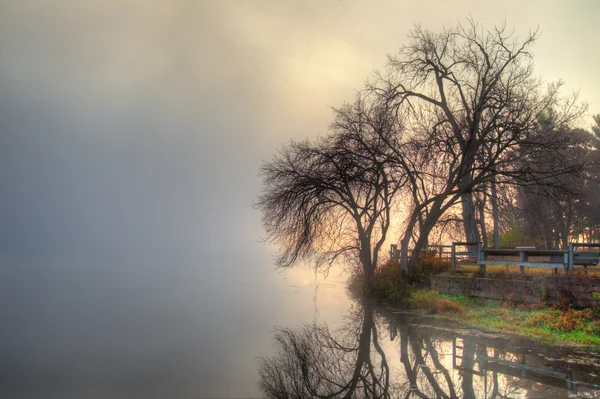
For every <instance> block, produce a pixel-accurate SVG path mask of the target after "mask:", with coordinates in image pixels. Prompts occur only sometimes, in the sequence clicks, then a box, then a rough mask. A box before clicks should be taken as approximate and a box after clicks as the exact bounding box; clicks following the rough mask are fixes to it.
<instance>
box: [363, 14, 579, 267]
mask: <svg viewBox="0 0 600 399" xmlns="http://www.w3.org/2000/svg"><path fill="white" fill-rule="evenodd" d="M536 38H537V32H530V33H529V34H528V35H527V36H526V37H525V39H523V40H519V39H518V38H516V37H514V35H513V34H512V33H510V32H508V31H507V30H506V28H505V27H504V26H502V27H499V28H495V29H492V30H485V29H483V28H482V27H480V26H479V25H478V24H477V23H475V22H473V21H471V20H469V21H468V23H467V24H466V25H464V26H463V25H459V26H458V27H456V28H454V29H445V30H443V31H442V32H440V33H432V32H430V31H428V30H426V29H423V28H421V27H419V26H417V27H416V28H415V29H414V30H413V31H412V33H411V35H410V39H411V42H410V44H408V45H406V46H403V47H402V48H401V49H400V51H399V53H398V54H397V55H396V56H391V57H390V58H389V63H388V66H387V69H386V70H385V71H384V72H382V73H379V74H377V76H376V79H375V80H374V81H373V82H371V83H370V85H369V87H368V91H369V92H371V93H374V94H372V97H377V101H379V102H382V103H386V104H389V108H390V109H394V110H395V111H394V112H395V114H396V115H397V117H399V118H401V119H402V120H404V121H405V123H406V128H407V131H409V132H410V135H407V136H406V137H407V138H408V140H405V142H404V145H402V146H398V145H397V144H396V143H390V147H391V151H392V152H393V153H394V156H395V159H396V162H397V165H398V166H399V168H401V169H402V170H403V173H404V174H405V175H407V176H410V177H409V181H410V182H411V184H412V190H413V195H412V199H413V206H412V212H411V214H410V217H409V220H408V222H407V224H406V230H405V232H404V234H403V237H402V239H401V250H402V258H401V260H402V261H401V263H402V265H403V267H404V269H405V270H406V271H407V272H409V273H410V272H411V271H412V267H413V266H414V264H415V262H416V259H417V257H418V254H419V253H420V250H421V249H422V248H423V246H424V245H425V243H426V242H427V239H428V236H429V233H430V232H431V230H432V229H433V227H434V226H435V225H436V223H437V222H438V221H439V220H440V218H441V217H442V215H444V213H445V212H447V211H448V210H449V209H451V208H452V207H453V206H455V205H456V204H460V205H461V206H462V220H463V223H464V230H465V236H466V239H467V240H468V241H479V240H480V237H479V233H478V230H477V225H476V213H475V204H474V201H473V192H474V191H475V190H476V189H477V188H479V187H482V185H484V184H487V183H492V182H494V184H521V185H547V186H552V185H554V184H557V183H558V180H557V177H558V176H564V175H565V174H569V173H572V172H573V168H572V167H573V165H569V167H563V166H562V165H561V164H560V163H558V164H555V165H554V167H553V168H551V169H548V168H547V167H546V166H547V165H545V164H543V163H535V161H536V159H537V158H536V157H533V156H532V154H536V153H538V152H540V151H541V152H543V153H545V154H546V155H551V154H552V153H553V151H555V150H556V149H557V148H560V144H561V143H560V142H552V141H541V140H539V137H538V136H536V135H535V132H536V126H537V124H538V121H539V116H540V115H541V114H542V113H544V112H546V111H547V110H548V109H549V108H551V107H552V108H554V109H557V110H560V111H561V112H557V116H558V117H557V119H556V120H557V122H558V123H559V124H562V125H566V124H569V123H570V122H572V121H573V120H574V119H577V118H578V117H579V116H580V115H581V114H582V112H583V111H584V109H585V107H584V106H581V105H579V103H578V101H577V98H576V97H569V98H562V97H560V96H559V89H560V87H561V83H557V84H553V85H549V86H545V85H544V84H543V83H542V82H541V81H540V80H539V79H536V78H535V77H534V70H533V63H532V57H531V54H530V48H531V46H532V45H533V43H534V42H535V40H536ZM409 143H410V144H409ZM518 157H520V158H519V159H517V158H518ZM528 157H529V158H530V159H531V162H529V163H524V162H520V160H522V159H529V158H528ZM415 229H418V231H419V234H418V237H417V238H416V240H414V246H413V251H412V255H411V256H410V257H409V256H408V248H409V244H410V243H411V240H412V237H413V234H414V231H415Z"/></svg>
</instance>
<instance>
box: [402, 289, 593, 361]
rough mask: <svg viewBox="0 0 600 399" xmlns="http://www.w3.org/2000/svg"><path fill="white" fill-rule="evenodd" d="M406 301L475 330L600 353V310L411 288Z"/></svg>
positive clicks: (410, 304) (426, 312)
mask: <svg viewBox="0 0 600 399" xmlns="http://www.w3.org/2000/svg"><path fill="white" fill-rule="evenodd" d="M406 302H407V304H408V305H409V306H410V307H411V308H412V309H415V310H417V311H419V312H420V313H423V314H429V315H431V314H435V315H440V316H444V317H449V318H452V319H456V320H458V321H461V322H464V323H466V324H467V325H470V326H473V327H477V328H482V329H487V330H492V331H501V332H511V333H514V334H517V335H521V336H526V337H530V338H536V339H539V340H542V341H545V342H551V343H570V344H576V345H585V346H591V347H594V349H596V350H599V351H600V309H584V310H574V309H558V308H554V307H544V306H541V305H521V306H517V307H515V306H511V305H510V304H506V303H501V302H500V301H495V300H492V299H481V298H470V297H467V296H464V295H447V294H439V293H437V292H436V291H434V290H429V289H411V290H410V292H409V296H408V299H407V301H406Z"/></svg>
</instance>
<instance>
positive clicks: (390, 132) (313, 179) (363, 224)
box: [256, 98, 406, 288]
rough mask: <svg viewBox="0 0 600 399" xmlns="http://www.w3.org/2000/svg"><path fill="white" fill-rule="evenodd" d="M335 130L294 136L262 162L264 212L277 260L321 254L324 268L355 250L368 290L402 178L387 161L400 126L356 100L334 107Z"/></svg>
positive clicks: (260, 205) (286, 263)
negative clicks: (302, 138) (294, 139)
mask: <svg viewBox="0 0 600 399" xmlns="http://www.w3.org/2000/svg"><path fill="white" fill-rule="evenodd" d="M335 115H336V117H335V120H334V122H333V124H332V126H331V132H330V134H328V135H327V136H325V137H323V138H320V139H318V140H316V141H315V142H308V141H304V142H292V143H290V144H289V145H288V146H285V147H284V148H283V149H282V150H281V151H280V152H279V154H277V155H276V156H274V157H273V158H272V159H271V160H270V161H268V162H265V163H264V164H263V166H262V169H261V175H262V177H263V191H262V194H261V195H260V197H259V199H258V201H257V203H256V206H257V207H258V208H259V209H260V210H262V212H263V224H264V226H265V229H266V232H267V238H268V240H270V241H272V242H274V243H276V244H277V245H278V247H279V249H280V251H281V252H280V256H279V258H278V260H277V264H278V266H280V267H290V266H292V265H293V264H294V263H296V262H297V261H298V260H300V259H305V260H307V259H316V260H317V266H324V267H327V266H328V265H331V264H332V262H334V261H335V260H336V259H337V258H338V257H340V256H342V255H347V254H350V255H352V256H357V258H358V259H359V263H360V266H361V271H362V273H363V275H364V278H365V281H366V287H367V288H368V286H369V284H370V282H371V277H372V275H373V273H374V270H375V268H376V266H377V263H378V257H379V253H380V250H381V247H382V245H383V243H384V241H385V238H386V235H387V232H388V229H389V227H390V222H391V212H392V207H393V200H394V197H395V195H396V194H397V192H398V191H399V190H400V188H401V187H402V186H403V185H404V184H405V180H406V179H405V178H404V177H403V176H402V175H401V174H400V173H398V169H397V168H394V167H393V163H392V162H391V161H390V159H389V155H388V151H387V150H388V145H387V143H386V142H384V140H383V138H385V137H394V138H397V137H400V136H401V131H402V126H401V125H400V124H399V122H398V120H397V119H396V118H391V114H390V113H389V112H387V110H385V109H382V108H380V107H377V106H374V105H373V104H369V103H366V102H364V101H363V100H362V99H360V98H359V99H358V100H357V101H356V102H355V103H353V104H347V105H345V106H344V107H342V108H340V109H338V110H335Z"/></svg>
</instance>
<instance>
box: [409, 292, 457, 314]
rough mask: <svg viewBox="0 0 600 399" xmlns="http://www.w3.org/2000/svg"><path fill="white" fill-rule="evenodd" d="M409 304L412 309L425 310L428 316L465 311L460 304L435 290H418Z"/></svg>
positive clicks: (411, 297)
mask: <svg viewBox="0 0 600 399" xmlns="http://www.w3.org/2000/svg"><path fill="white" fill-rule="evenodd" d="M408 302H409V304H410V306H411V307H412V308H414V309H420V310H423V311H424V312H425V313H427V314H437V313H446V314H447V313H462V311H463V310H462V308H461V306H460V305H459V304H458V303H455V302H453V301H451V300H450V299H448V298H446V297H445V296H443V295H440V294H439V293H437V292H436V291H433V290H416V291H414V292H413V293H412V295H411V296H410V299H409V301H408Z"/></svg>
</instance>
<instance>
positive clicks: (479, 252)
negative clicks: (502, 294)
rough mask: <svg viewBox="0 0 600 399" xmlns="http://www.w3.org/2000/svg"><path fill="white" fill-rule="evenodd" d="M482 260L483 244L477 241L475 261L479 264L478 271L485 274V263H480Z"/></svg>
mask: <svg viewBox="0 0 600 399" xmlns="http://www.w3.org/2000/svg"><path fill="white" fill-rule="evenodd" d="M482 261H483V245H482V242H481V241H480V242H478V243H477V263H478V264H479V272H480V273H481V274H485V265H484V264H483V263H481V262H482Z"/></svg>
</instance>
